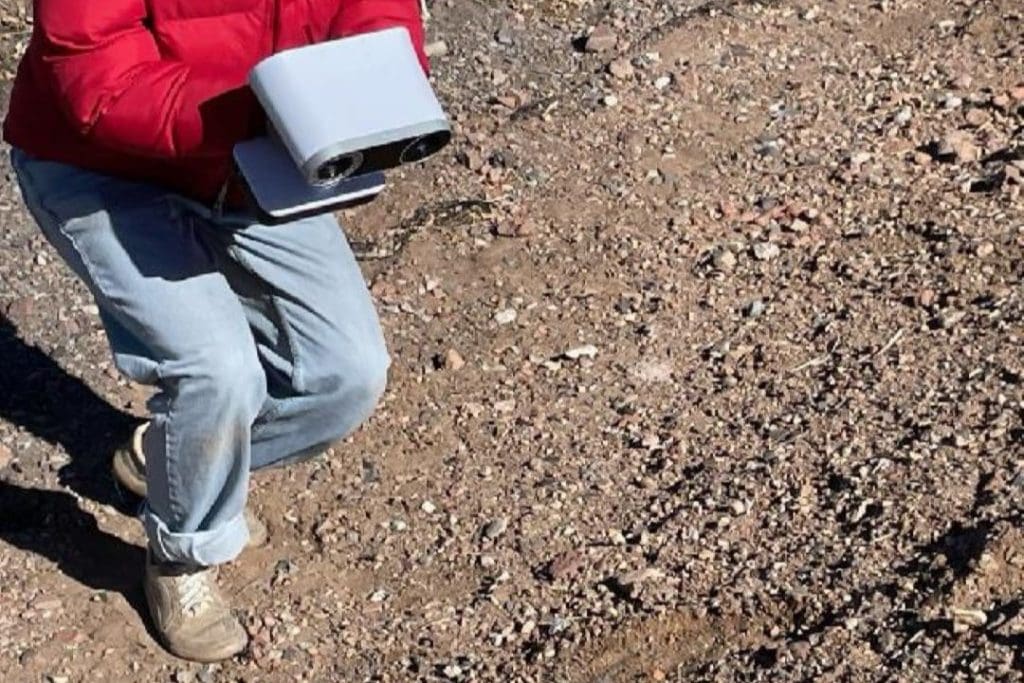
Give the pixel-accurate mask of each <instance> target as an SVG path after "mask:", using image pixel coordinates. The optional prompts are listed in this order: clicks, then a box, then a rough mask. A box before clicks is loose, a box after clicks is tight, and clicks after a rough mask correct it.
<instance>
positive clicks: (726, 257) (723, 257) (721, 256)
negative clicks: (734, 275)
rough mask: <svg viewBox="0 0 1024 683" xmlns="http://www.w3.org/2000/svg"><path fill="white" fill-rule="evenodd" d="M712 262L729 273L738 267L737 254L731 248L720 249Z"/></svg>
mask: <svg viewBox="0 0 1024 683" xmlns="http://www.w3.org/2000/svg"><path fill="white" fill-rule="evenodd" d="M712 264H713V265H714V266H715V268H717V269H718V270H721V271H723V272H726V273H728V272H730V271H732V269H733V268H735V267H736V255H735V254H734V253H732V251H730V250H729V249H719V250H718V251H716V252H715V255H714V257H713V258H712Z"/></svg>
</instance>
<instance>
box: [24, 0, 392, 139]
mask: <svg viewBox="0 0 1024 683" xmlns="http://www.w3.org/2000/svg"><path fill="white" fill-rule="evenodd" d="M371 4H372V3H371ZM35 18H36V31H37V32H38V34H37V36H36V39H37V41H38V45H39V49H40V50H41V52H42V54H41V57H42V60H41V61H42V63H43V64H44V69H43V73H44V77H45V78H46V79H47V80H49V81H50V83H49V87H51V88H53V90H54V92H55V94H56V95H57V96H58V99H59V101H60V102H61V105H62V109H63V111H64V114H65V115H66V116H67V117H68V118H69V119H70V121H71V122H72V124H73V125H74V126H75V127H76V128H77V129H78V130H79V131H80V132H81V133H82V135H84V136H85V137H86V138H88V139H90V140H92V141H93V142H95V143H96V144H97V145H100V146H104V147H109V148H112V149H116V150H120V151H125V152H131V153H134V154H138V155H142V156H150V157H159V158H168V157H170V158H183V157H204V156H222V155H224V154H227V153H229V152H230V149H231V146H232V144H233V143H234V142H235V141H236V140H235V138H236V136H237V135H238V134H239V131H240V130H241V129H243V128H244V125H245V122H247V121H248V120H249V119H250V117H251V115H252V114H251V112H252V109H253V107H255V99H254V98H253V96H252V94H251V92H250V91H249V89H248V88H246V87H244V84H243V83H234V82H230V80H228V79H227V78H226V77H225V76H224V74H223V73H221V72H219V71H218V70H217V68H216V66H215V65H211V66H210V68H209V69H196V68H195V67H191V68H190V67H189V66H186V65H185V64H183V63H180V62H176V61H171V60H167V59H162V58H161V55H160V53H159V51H158V49H157V45H156V41H155V39H154V37H153V35H152V34H151V33H150V31H149V30H148V29H147V28H146V6H145V0H102V1H99V0H88V1H83V0H36V3H35Z"/></svg>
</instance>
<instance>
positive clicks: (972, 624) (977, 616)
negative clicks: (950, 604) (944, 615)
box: [949, 607, 988, 633]
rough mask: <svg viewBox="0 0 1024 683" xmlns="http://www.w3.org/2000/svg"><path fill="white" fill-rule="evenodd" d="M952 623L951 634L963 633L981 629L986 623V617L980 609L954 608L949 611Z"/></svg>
mask: <svg viewBox="0 0 1024 683" xmlns="http://www.w3.org/2000/svg"><path fill="white" fill-rule="evenodd" d="M949 618H950V619H951V620H952V621H953V632H954V633H963V632H965V631H967V630H969V629H971V628H981V627H982V626H984V625H985V624H987V623H988V615H987V614H986V613H985V611H984V610H980V609H961V608H959V607H954V608H953V609H951V610H950V611H949Z"/></svg>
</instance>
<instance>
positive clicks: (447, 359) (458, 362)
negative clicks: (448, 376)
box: [442, 349, 466, 372]
mask: <svg viewBox="0 0 1024 683" xmlns="http://www.w3.org/2000/svg"><path fill="white" fill-rule="evenodd" d="M442 360H443V362H444V367H445V368H447V369H448V370H452V371H453V372H458V371H459V370H461V369H462V368H464V367H466V360H465V359H464V358H463V357H462V354H461V353H459V352H458V351H456V350H455V349H448V350H447V351H445V352H444V358H443V359H442Z"/></svg>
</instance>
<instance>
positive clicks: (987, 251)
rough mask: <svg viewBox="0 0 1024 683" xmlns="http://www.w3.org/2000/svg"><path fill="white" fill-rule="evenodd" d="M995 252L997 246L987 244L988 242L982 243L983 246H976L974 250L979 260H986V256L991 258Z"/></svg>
mask: <svg viewBox="0 0 1024 683" xmlns="http://www.w3.org/2000/svg"><path fill="white" fill-rule="evenodd" d="M995 250H996V245H994V244H992V243H991V242H987V241H986V242H982V243H981V244H979V245H978V246H976V247H975V248H974V254H975V255H976V256H977V257H978V258H985V257H986V256H991V255H992V253H993V252H994V251H995Z"/></svg>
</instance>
